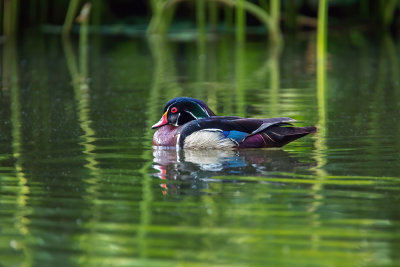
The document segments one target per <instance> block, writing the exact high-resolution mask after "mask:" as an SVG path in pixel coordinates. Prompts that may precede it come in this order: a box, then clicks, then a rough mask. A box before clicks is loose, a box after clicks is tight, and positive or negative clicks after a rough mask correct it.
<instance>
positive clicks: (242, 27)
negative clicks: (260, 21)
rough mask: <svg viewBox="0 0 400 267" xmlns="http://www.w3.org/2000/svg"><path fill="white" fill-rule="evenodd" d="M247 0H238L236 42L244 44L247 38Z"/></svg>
mask: <svg viewBox="0 0 400 267" xmlns="http://www.w3.org/2000/svg"><path fill="white" fill-rule="evenodd" d="M244 1H245V0H236V41H237V42H239V43H243V42H244V41H245V38H246V12H245V9H244Z"/></svg>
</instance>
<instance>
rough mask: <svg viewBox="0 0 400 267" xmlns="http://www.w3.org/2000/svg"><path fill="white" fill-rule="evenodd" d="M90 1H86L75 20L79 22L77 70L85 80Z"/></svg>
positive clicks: (86, 73)
mask: <svg viewBox="0 0 400 267" xmlns="http://www.w3.org/2000/svg"><path fill="white" fill-rule="evenodd" d="M91 7H92V4H91V3H86V4H85V5H84V6H83V7H82V10H81V13H80V15H79V17H78V18H77V21H78V22H79V23H81V27H80V31H79V70H80V73H81V79H84V80H86V79H87V76H88V47H89V40H88V39H89V29H88V28H89V16H90V9H91Z"/></svg>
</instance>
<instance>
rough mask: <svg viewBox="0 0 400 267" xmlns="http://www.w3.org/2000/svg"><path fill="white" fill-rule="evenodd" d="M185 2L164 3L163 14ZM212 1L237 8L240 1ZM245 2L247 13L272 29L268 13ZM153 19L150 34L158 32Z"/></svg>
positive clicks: (170, 0) (175, 0) (180, 0)
mask: <svg viewBox="0 0 400 267" xmlns="http://www.w3.org/2000/svg"><path fill="white" fill-rule="evenodd" d="M183 1H185V0H167V1H165V2H164V3H163V5H162V7H161V12H164V11H165V10H166V9H167V8H170V7H171V6H173V5H176V4H177V3H179V2H183ZM210 1H216V2H219V3H222V4H224V5H228V6H234V7H237V4H238V2H237V1H240V0H210ZM242 1H243V9H244V10H245V11H247V12H249V13H250V14H252V15H253V16H254V17H256V18H257V19H259V20H260V21H261V22H262V23H263V24H264V25H265V27H267V29H269V30H270V27H271V18H270V16H269V15H268V13H267V12H266V11H265V10H263V9H262V8H260V7H259V6H257V5H256V4H253V3H251V2H248V1H245V0H242ZM153 24H154V23H153V18H152V22H151V23H150V26H149V30H148V32H149V33H152V32H158V30H157V27H156V25H153Z"/></svg>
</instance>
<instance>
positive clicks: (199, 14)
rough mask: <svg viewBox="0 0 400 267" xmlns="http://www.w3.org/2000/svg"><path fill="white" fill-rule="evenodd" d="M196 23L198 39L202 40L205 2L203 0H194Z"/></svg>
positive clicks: (204, 35)
mask: <svg viewBox="0 0 400 267" xmlns="http://www.w3.org/2000/svg"><path fill="white" fill-rule="evenodd" d="M196 24H197V33H198V39H199V40H200V41H204V40H205V39H206V3H205V0H197V1H196Z"/></svg>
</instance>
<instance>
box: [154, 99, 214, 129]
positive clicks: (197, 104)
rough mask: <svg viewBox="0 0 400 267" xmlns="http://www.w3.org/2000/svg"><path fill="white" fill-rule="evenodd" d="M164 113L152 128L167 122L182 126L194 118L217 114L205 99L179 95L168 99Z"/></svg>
mask: <svg viewBox="0 0 400 267" xmlns="http://www.w3.org/2000/svg"><path fill="white" fill-rule="evenodd" d="M163 113H164V115H163V116H162V117H161V119H160V121H159V122H157V123H156V124H154V125H153V126H152V127H151V128H152V129H155V128H158V127H161V126H163V125H167V124H170V125H174V126H180V125H183V124H185V123H188V122H189V121H192V120H197V119H201V118H207V117H210V116H215V114H214V112H212V110H211V109H210V108H209V107H208V106H207V105H206V104H205V103H204V102H203V101H200V100H198V99H194V98H191V97H177V98H174V99H172V100H170V101H168V103H167V104H166V105H165V107H164V111H163Z"/></svg>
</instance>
